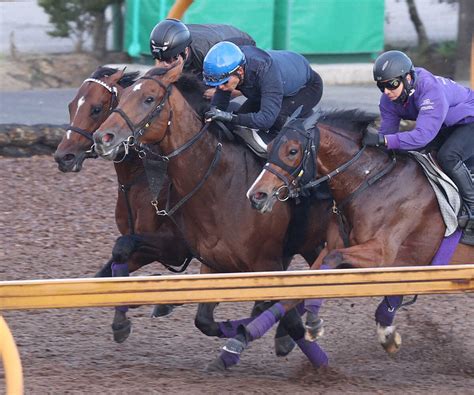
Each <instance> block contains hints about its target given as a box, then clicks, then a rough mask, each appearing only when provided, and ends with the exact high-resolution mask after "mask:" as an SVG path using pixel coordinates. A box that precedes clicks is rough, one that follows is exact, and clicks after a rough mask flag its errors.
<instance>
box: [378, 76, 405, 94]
mask: <svg viewBox="0 0 474 395" xmlns="http://www.w3.org/2000/svg"><path fill="white" fill-rule="evenodd" d="M401 83H402V80H401V79H400V78H393V79H391V80H388V81H377V86H378V88H379V89H380V92H382V93H383V92H384V91H385V89H388V90H389V91H393V90H395V89H397V88H398V87H399V86H400V84H401Z"/></svg>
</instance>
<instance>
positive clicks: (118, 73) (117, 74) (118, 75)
mask: <svg viewBox="0 0 474 395" xmlns="http://www.w3.org/2000/svg"><path fill="white" fill-rule="evenodd" d="M124 74H125V67H124V68H123V69H122V70H117V71H116V72H115V73H113V74H112V75H111V76H110V77H109V78H110V79H109V83H111V84H114V83H117V82H118V81H120V79H121V78H122V77H123V75H124Z"/></svg>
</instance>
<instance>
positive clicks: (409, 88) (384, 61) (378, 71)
mask: <svg viewBox="0 0 474 395" xmlns="http://www.w3.org/2000/svg"><path fill="white" fill-rule="evenodd" d="M408 74H410V76H411V82H410V81H408V79H407V75H408ZM394 78H397V79H399V80H400V81H401V82H402V83H403V89H402V92H401V94H400V96H399V97H398V98H397V99H396V100H395V103H399V104H404V103H405V102H406V101H407V100H408V98H409V97H410V96H411V95H413V93H414V92H415V81H416V80H415V79H416V74H415V68H414V67H413V62H412V61H411V59H410V58H409V57H408V56H407V55H405V54H404V53H403V52H401V51H387V52H384V53H383V54H382V55H380V56H379V57H378V58H377V59H375V63H374V80H375V81H377V82H379V81H386V80H391V79H394ZM382 91H383V90H382Z"/></svg>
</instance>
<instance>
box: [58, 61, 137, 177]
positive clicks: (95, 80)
mask: <svg viewBox="0 0 474 395" xmlns="http://www.w3.org/2000/svg"><path fill="white" fill-rule="evenodd" d="M137 76H138V73H127V74H124V71H123V70H117V69H113V68H108V67H99V68H98V69H97V70H96V71H95V72H94V73H92V75H91V77H90V78H87V79H86V80H85V81H84V82H83V83H82V85H81V87H80V88H79V90H78V92H77V94H76V96H75V97H74V99H73V100H72V101H71V103H69V119H70V125H69V126H68V129H67V131H66V134H65V136H64V137H63V138H62V140H61V142H60V143H59V145H58V147H57V149H56V152H55V153H54V159H55V160H56V162H57V163H58V167H59V170H61V171H63V172H71V171H73V172H78V171H80V170H81V168H82V163H83V161H84V159H86V158H91V157H96V155H95V153H94V152H93V140H92V135H93V133H94V132H95V131H96V130H97V128H98V127H99V126H100V124H101V123H102V122H103V121H104V120H105V119H106V118H107V117H108V116H109V114H110V112H111V111H112V109H113V108H115V107H116V106H117V104H118V95H119V93H120V92H121V91H122V90H123V88H124V87H126V86H128V85H130V84H131V83H132V82H133V81H134V80H135V79H136V77H137Z"/></svg>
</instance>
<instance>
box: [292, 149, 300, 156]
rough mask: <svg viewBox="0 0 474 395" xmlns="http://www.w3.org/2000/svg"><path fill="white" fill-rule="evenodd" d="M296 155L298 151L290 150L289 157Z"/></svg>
mask: <svg viewBox="0 0 474 395" xmlns="http://www.w3.org/2000/svg"><path fill="white" fill-rule="evenodd" d="M297 153H298V150H297V149H296V148H292V149H290V155H291V156H294V155H296V154H297Z"/></svg>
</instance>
